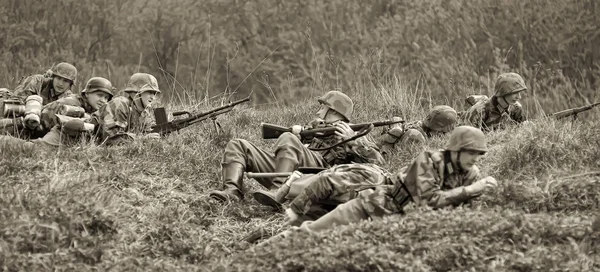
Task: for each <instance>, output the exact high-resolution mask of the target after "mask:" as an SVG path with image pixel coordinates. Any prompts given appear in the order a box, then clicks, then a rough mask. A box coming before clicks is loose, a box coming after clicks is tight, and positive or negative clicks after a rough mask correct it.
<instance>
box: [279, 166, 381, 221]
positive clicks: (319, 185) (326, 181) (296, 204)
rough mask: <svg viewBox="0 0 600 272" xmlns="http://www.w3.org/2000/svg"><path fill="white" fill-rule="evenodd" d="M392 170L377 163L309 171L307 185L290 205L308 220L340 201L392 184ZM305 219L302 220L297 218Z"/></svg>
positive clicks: (319, 215) (323, 213)
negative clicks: (363, 191)
mask: <svg viewBox="0 0 600 272" xmlns="http://www.w3.org/2000/svg"><path fill="white" fill-rule="evenodd" d="M392 180H393V179H392V174H391V173H389V172H388V171H387V170H385V169H383V168H382V167H380V166H378V165H376V164H366V163H361V164H359V163H353V164H340V165H336V166H334V167H332V168H330V169H327V170H325V171H323V172H320V173H318V174H316V175H309V176H307V177H306V180H305V181H303V182H305V183H307V185H306V186H305V187H304V189H303V190H302V191H301V192H300V193H299V194H298V195H297V196H295V198H293V201H292V202H291V203H290V208H291V209H292V210H293V211H294V212H295V213H296V214H298V215H300V216H301V218H302V221H304V220H316V219H318V218H319V217H321V216H323V215H325V214H326V213H328V212H330V211H331V210H333V209H335V207H337V205H339V204H341V203H345V202H347V201H349V200H351V199H354V198H355V197H356V196H357V194H358V192H360V191H362V190H365V189H367V188H373V187H374V186H380V185H385V184H391V181H392ZM297 223H302V222H297Z"/></svg>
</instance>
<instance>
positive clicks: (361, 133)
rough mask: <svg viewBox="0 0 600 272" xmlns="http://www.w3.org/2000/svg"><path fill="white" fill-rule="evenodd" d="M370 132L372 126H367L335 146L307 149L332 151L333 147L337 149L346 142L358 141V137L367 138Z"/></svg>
mask: <svg viewBox="0 0 600 272" xmlns="http://www.w3.org/2000/svg"><path fill="white" fill-rule="evenodd" d="M371 130H373V124H371V125H370V126H367V127H365V128H363V129H361V130H360V131H359V132H358V133H356V135H354V136H352V137H350V138H348V139H346V140H342V141H339V142H337V143H335V144H333V145H331V146H327V147H321V148H314V147H309V148H308V149H310V150H312V151H326V150H329V149H332V148H334V147H338V146H340V145H343V144H345V143H347V142H350V141H354V140H356V139H358V138H360V137H364V136H367V134H369V132H371Z"/></svg>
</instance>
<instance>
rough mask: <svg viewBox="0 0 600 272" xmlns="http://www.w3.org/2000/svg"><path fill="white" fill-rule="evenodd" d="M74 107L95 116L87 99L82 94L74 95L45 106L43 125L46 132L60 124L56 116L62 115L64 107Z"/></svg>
mask: <svg viewBox="0 0 600 272" xmlns="http://www.w3.org/2000/svg"><path fill="white" fill-rule="evenodd" d="M65 105H66V106H73V107H80V108H83V109H84V111H85V113H87V114H90V115H91V114H93V113H94V108H92V106H90V104H89V103H88V101H87V99H85V98H84V97H83V96H81V95H80V94H74V95H71V96H69V97H64V98H61V99H59V100H56V101H54V102H51V103H49V104H47V105H46V106H44V108H43V109H42V114H41V118H40V120H41V124H42V126H43V129H44V130H50V129H52V127H54V126H55V125H57V124H59V120H58V117H56V114H58V113H60V111H61V109H62V107H63V106H65Z"/></svg>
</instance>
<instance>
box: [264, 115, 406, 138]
mask: <svg viewBox="0 0 600 272" xmlns="http://www.w3.org/2000/svg"><path fill="white" fill-rule="evenodd" d="M404 122H405V121H404V120H398V121H391V120H386V121H380V122H369V123H362V124H352V125H350V128H352V130H354V131H360V130H361V129H363V128H365V127H368V126H370V125H373V126H374V127H381V126H389V125H393V124H397V123H404ZM260 126H261V128H262V137H263V139H276V138H279V136H281V134H283V133H285V132H292V129H291V128H288V127H282V126H278V125H274V124H269V123H261V124H260ZM336 131H337V130H336V127H335V126H329V127H323V128H313V129H305V130H302V131H300V137H301V138H303V139H305V138H311V137H327V136H331V135H333V134H335V132H336Z"/></svg>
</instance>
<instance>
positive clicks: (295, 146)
mask: <svg viewBox="0 0 600 272" xmlns="http://www.w3.org/2000/svg"><path fill="white" fill-rule="evenodd" d="M275 157H276V159H277V166H276V169H275V172H292V171H294V170H296V169H298V167H321V168H327V167H329V165H328V164H327V162H326V161H325V159H323V157H322V156H321V154H320V153H318V152H315V151H312V150H310V149H308V148H307V147H306V146H304V144H302V142H300V139H299V138H298V137H297V136H296V135H294V134H292V133H290V132H286V133H283V134H281V136H279V138H277V142H276V143H275ZM285 180H286V178H276V179H274V180H273V181H272V182H273V183H274V184H275V185H276V187H279V186H280V185H281V184H282V183H283V182H284V181H285Z"/></svg>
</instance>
